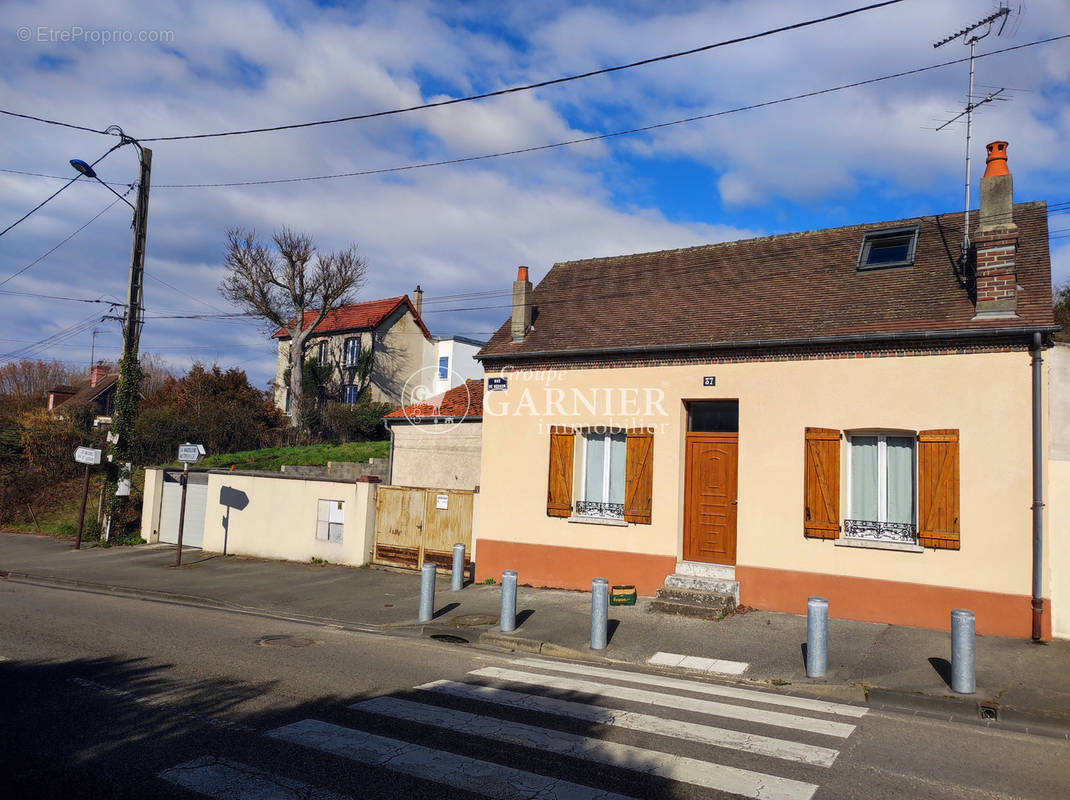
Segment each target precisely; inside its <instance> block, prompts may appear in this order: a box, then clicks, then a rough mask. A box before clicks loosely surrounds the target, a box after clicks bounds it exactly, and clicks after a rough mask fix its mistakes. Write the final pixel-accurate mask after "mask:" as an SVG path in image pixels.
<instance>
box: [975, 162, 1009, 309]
mask: <svg viewBox="0 0 1070 800" xmlns="http://www.w3.org/2000/svg"><path fill="white" fill-rule="evenodd" d="M986 149H987V150H988V158H987V159H985V164H986V165H987V166H986V167H985V174H984V177H982V178H981V215H980V216H981V220H980V223H979V225H978V228H977V233H976V234H974V236H973V246H974V252H975V253H976V261H975V264H976V266H977V273H976V279H977V283H976V286H977V300H976V309H977V316H978V317H990V316H1004V317H1015V316H1017V311H1018V272H1017V269H1016V267H1015V264H1014V256H1015V253H1016V252H1017V250H1018V226H1017V225H1015V224H1014V213H1013V208H1012V206H1013V204H1014V186H1013V179H1012V178H1011V173H1010V171H1009V170H1008V169H1007V143H1006V142H992V143H991V144H989V145H986Z"/></svg>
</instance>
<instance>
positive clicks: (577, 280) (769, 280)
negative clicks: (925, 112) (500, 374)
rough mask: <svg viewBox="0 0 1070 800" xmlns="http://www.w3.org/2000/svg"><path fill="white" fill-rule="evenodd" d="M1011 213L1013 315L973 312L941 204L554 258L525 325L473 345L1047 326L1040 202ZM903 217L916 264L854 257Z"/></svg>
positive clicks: (561, 347) (559, 346) (951, 221)
mask: <svg viewBox="0 0 1070 800" xmlns="http://www.w3.org/2000/svg"><path fill="white" fill-rule="evenodd" d="M971 219H972V220H976V219H977V216H976V215H974V216H972V217H971ZM1014 222H1015V223H1016V224H1017V225H1018V235H1019V249H1018V252H1017V255H1016V259H1015V260H1016V263H1017V269H1018V283H1019V284H1020V285H1021V286H1022V287H1023V289H1024V291H1021V292H1019V295H1018V315H1019V317H1020V318H1019V319H1012V320H1007V319H1002V320H992V319H989V320H984V319H980V320H974V319H973V317H974V314H975V309H974V306H973V303H972V302H971V300H970V297H969V296H968V294H967V292H966V290H964V289H963V288H961V287H960V285H959V283H958V280H957V279H956V277H955V272H954V262H955V258H956V256H957V254H958V252H959V248H960V243H961V241H962V214H961V213H960V214H944V215H939V216H928V217H919V218H914V219H906V220H898V221H895V222H881V223H874V224H868V225H852V226H848V227H844V228H830V229H826V230H819V231H810V232H807V233H796V234H784V235H779V236H769V237H765V238H761V239H747V240H744V241H738V242H727V243H724V244H713V245H704V246H701V247H691V248H687V249H683V250H666V251H662V252H656V253H640V254H636V255H626V256H616V257H613V258H597V259H590V260H586V261H573V262H564V263H560V264H555V265H554V267H553V269H551V270H550V272H549V273H547V275H546V277H545V278H543V280H542V282H541V283H540V284H539V285H538V287H536V288H535V290H534V293H533V296H532V297H533V301H532V302H533V306H534V317H535V318H534V323H533V329H532V330H531V331H530V332H529V333H528V335H527V336H525V337H524V340H523V341H522V342H518V343H513V342H512V341H511V340H510V339H511V337H510V330H509V328H510V323H509V321H508V320H506V322H505V324H504V325H502V327H501V328H499V329H498V331H497V333H495V334H494V336H493V337H492V338H491V340H490V341H489V342H488V343H487V345H486V347H484V348H483V350H482V351H480V356H491V357H495V356H497V357H508V356H509V355H514V354H515V355H523V354H525V353H532V354H534V353H562V354H564V352H567V351H572V350H580V351H583V350H600V349H619V348H643V347H652V346H662V347H664V346H670V347H671V346H675V345H680V346H681V347H682V348H686V347H688V346H694V345H703V344H717V343H732V342H748V343H754V342H757V341H759V340H765V341H768V340H784V339H792V340H799V339H807V338H810V337H830V336H847V335H860V334H879V333H893V332H913V331H919V332H922V331H924V332H939V331H946V330H952V329H978V330H985V329H989V330H990V329H998V328H1011V327H1026V326H1043V325H1051V324H1053V319H1052V304H1051V265H1050V258H1049V254H1048V228H1047V207H1046V205H1045V204H1044V203H1020V204H1017V205H1015V206H1014ZM911 224H917V225H919V226H920V233H919V236H918V243H917V250H916V253H915V261H914V264H913V266H909V267H901V268H890V269H876V270H865V271H859V270H858V269H857V268H856V267H857V263H858V254H859V249H860V247H861V244H862V238H863V234H864V233H865V232H867V231H874V230H881V229H885V228H892V227H897V226H902V225H911Z"/></svg>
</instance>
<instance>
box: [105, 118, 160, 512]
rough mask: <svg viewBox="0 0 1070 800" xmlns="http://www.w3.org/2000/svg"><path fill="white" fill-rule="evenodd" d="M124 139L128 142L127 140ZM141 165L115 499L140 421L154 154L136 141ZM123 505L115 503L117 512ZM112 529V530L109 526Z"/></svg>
mask: <svg viewBox="0 0 1070 800" xmlns="http://www.w3.org/2000/svg"><path fill="white" fill-rule="evenodd" d="M124 138H128V137H125V136H124ZM129 141H130V143H131V144H133V145H134V147H136V148H137V151H138V156H139V159H140V162H141V176H140V179H139V181H138V188H137V205H136V206H135V207H134V243H133V248H132V252H131V255H130V285H129V287H128V289H127V294H126V317H125V319H124V320H123V354H122V358H120V359H119V382H118V385H117V386H116V389H115V412H114V414H113V415H112V425H111V429H112V433H113V434H114V439H115V441H114V444H113V447H112V451H111V454H112V460H113V462H114V463H115V464H116V466H117V467H118V487H117V488H116V491H115V494H116V497H125V496H127V495H129V494H130V473H131V462H132V461H133V452H134V421H135V419H136V418H137V406H138V399H139V389H140V387H141V368H140V366H139V365H138V342H139V339H140V337H141V324H142V321H143V317H142V315H143V313H144V308H143V285H144V276H145V235H146V232H147V230H148V220H149V184H150V177H151V173H152V151H151V150H149V149H148V148H147V147H142V146H141V145H140V144H138V142H137V141H136V140H134V139H130V140H129ZM119 503H121V501H114V500H113V503H112V508H113V509H115V510H118V509H119V508H120V507H121V506H120V505H119ZM109 527H110V526H109Z"/></svg>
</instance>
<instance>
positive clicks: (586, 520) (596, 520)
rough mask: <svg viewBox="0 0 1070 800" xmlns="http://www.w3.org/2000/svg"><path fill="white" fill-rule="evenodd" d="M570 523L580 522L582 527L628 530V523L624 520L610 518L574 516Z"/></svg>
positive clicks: (570, 518) (569, 519)
mask: <svg viewBox="0 0 1070 800" xmlns="http://www.w3.org/2000/svg"><path fill="white" fill-rule="evenodd" d="M568 521H569V522H578V523H579V524H581V525H611V526H613V527H616V528H627V527H628V523H627V521H625V520H623V519H610V518H609V517H581V516H576V515H575V514H573V515H572V516H571V517H569V518H568Z"/></svg>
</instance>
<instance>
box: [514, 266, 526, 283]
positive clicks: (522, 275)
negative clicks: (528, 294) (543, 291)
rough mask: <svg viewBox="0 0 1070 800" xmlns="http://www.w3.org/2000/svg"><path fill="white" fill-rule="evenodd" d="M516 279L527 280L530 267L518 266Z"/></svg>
mask: <svg viewBox="0 0 1070 800" xmlns="http://www.w3.org/2000/svg"><path fill="white" fill-rule="evenodd" d="M516 279H517V280H518V281H526V280H528V268H527V267H517V268H516Z"/></svg>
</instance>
